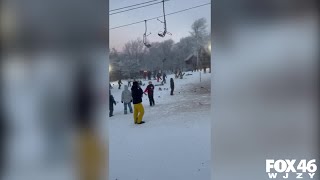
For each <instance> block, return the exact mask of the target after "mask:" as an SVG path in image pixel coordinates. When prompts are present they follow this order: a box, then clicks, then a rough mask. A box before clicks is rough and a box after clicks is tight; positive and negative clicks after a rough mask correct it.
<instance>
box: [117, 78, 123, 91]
mask: <svg viewBox="0 0 320 180" xmlns="http://www.w3.org/2000/svg"><path fill="white" fill-rule="evenodd" d="M121 84H122V81H121V79H119V81H118V85H119V89H121Z"/></svg>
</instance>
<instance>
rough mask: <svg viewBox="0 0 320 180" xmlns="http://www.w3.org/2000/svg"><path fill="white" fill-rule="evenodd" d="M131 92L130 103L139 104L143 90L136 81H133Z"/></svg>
mask: <svg viewBox="0 0 320 180" xmlns="http://www.w3.org/2000/svg"><path fill="white" fill-rule="evenodd" d="M131 94H132V103H133V104H139V103H141V102H142V96H143V91H142V89H141V88H140V87H139V84H138V82H133V85H132V88H131Z"/></svg>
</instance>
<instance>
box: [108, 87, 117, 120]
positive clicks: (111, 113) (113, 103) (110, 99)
mask: <svg viewBox="0 0 320 180" xmlns="http://www.w3.org/2000/svg"><path fill="white" fill-rule="evenodd" d="M113 105H117V103H116V101H115V100H114V97H113V96H112V95H111V93H110V96H109V110H110V112H109V117H111V116H113Z"/></svg>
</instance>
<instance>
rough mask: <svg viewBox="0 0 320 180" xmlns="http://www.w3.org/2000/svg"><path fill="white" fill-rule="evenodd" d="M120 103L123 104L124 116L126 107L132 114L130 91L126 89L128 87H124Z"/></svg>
mask: <svg viewBox="0 0 320 180" xmlns="http://www.w3.org/2000/svg"><path fill="white" fill-rule="evenodd" d="M121 102H122V103H123V104H124V114H127V107H129V110H130V113H133V110H132V106H131V102H132V96H131V91H130V90H129V89H128V86H127V85H125V86H124V90H123V91H122V94H121Z"/></svg>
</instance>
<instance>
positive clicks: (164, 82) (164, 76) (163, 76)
mask: <svg viewBox="0 0 320 180" xmlns="http://www.w3.org/2000/svg"><path fill="white" fill-rule="evenodd" d="M166 78H167V75H166V73H165V72H163V74H162V79H163V81H162V82H163V84H166V83H167V81H166Z"/></svg>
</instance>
